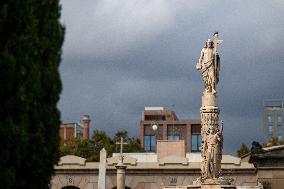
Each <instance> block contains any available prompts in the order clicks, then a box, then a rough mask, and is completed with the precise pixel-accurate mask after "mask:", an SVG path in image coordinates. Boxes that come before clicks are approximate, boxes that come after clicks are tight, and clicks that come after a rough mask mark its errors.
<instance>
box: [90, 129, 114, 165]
mask: <svg viewBox="0 0 284 189" xmlns="http://www.w3.org/2000/svg"><path fill="white" fill-rule="evenodd" d="M91 141H92V143H93V145H94V151H95V158H94V159H95V160H96V161H99V159H100V151H101V149H102V148H105V150H106V151H107V155H108V157H110V156H111V154H112V153H113V152H114V151H115V143H114V141H113V140H112V139H111V138H110V137H109V136H107V134H106V133H105V132H104V131H99V130H96V129H95V130H94V132H93V136H92V139H91Z"/></svg>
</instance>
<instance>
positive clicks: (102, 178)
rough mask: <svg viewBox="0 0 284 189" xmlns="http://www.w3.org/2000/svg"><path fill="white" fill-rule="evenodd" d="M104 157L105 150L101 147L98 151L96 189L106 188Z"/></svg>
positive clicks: (105, 155)
mask: <svg viewBox="0 0 284 189" xmlns="http://www.w3.org/2000/svg"><path fill="white" fill-rule="evenodd" d="M106 157H107V152H106V150H105V149H104V148H103V149H102V150H101V151H100V165H99V182H98V189H106Z"/></svg>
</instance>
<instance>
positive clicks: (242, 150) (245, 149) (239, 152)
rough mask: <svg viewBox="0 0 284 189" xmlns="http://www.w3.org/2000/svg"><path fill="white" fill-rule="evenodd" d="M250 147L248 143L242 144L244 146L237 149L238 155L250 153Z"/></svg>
mask: <svg viewBox="0 0 284 189" xmlns="http://www.w3.org/2000/svg"><path fill="white" fill-rule="evenodd" d="M249 152H250V151H249V148H248V147H247V145H245V144H242V146H241V147H240V149H238V151H237V155H238V157H242V156H243V155H245V154H247V153H249Z"/></svg>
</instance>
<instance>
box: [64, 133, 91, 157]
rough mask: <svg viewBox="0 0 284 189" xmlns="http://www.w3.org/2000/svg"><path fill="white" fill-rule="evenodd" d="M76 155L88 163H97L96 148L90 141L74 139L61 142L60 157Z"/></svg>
mask: <svg viewBox="0 0 284 189" xmlns="http://www.w3.org/2000/svg"><path fill="white" fill-rule="evenodd" d="M65 155H75V156H79V157H82V158H85V159H87V161H95V160H96V156H95V153H94V146H93V143H92V141H91V140H89V139H84V140H82V139H80V138H73V139H69V140H67V141H65V142H61V145H60V156H65Z"/></svg>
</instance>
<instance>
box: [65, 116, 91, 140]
mask: <svg viewBox="0 0 284 189" xmlns="http://www.w3.org/2000/svg"><path fill="white" fill-rule="evenodd" d="M90 122H91V120H90V116H89V115H84V116H83V118H82V123H63V124H61V125H60V139H61V140H69V139H71V138H76V137H78V138H83V139H89V130H90Z"/></svg>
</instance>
